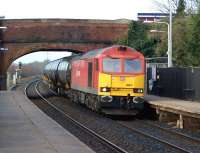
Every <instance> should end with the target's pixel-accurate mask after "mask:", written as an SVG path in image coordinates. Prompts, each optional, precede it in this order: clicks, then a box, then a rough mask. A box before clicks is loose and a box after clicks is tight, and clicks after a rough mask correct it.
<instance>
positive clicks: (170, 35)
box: [144, 14, 173, 67]
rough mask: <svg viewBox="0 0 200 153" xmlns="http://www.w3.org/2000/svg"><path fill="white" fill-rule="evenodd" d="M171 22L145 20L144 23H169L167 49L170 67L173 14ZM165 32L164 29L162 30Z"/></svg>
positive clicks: (169, 65)
mask: <svg viewBox="0 0 200 153" xmlns="http://www.w3.org/2000/svg"><path fill="white" fill-rule="evenodd" d="M170 16H171V17H170V23H168V22H161V21H144V23H158V24H165V25H167V37H168V45H167V47H168V49H167V55H168V67H172V66H173V65H172V14H171V15H170ZM152 32H157V31H155V30H152ZM162 32H163V31H162Z"/></svg>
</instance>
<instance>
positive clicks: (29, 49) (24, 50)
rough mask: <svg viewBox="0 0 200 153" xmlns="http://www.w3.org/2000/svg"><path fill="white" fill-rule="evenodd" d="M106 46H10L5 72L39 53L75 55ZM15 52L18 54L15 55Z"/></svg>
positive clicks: (5, 62) (52, 44)
mask: <svg viewBox="0 0 200 153" xmlns="http://www.w3.org/2000/svg"><path fill="white" fill-rule="evenodd" d="M107 46H109V45H105V44H63V43H56V44H54V43H51V44H48V43H46V44H45V43H41V44H29V45H23V47H22V46H21V45H13V46H8V47H9V48H10V49H11V48H12V49H11V50H12V51H11V52H10V51H8V53H7V54H5V56H4V61H3V63H4V68H3V70H4V71H7V69H8V67H9V66H10V65H11V64H12V63H13V62H14V61H15V60H16V59H18V58H20V57H22V56H24V55H27V54H30V53H34V52H39V51H58V52H60V51H70V52H74V53H80V52H87V51H88V50H93V49H97V48H103V47H107ZM13 52H15V53H16V54H14V55H13Z"/></svg>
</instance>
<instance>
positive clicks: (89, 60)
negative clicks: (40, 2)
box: [44, 45, 145, 114]
mask: <svg viewBox="0 0 200 153" xmlns="http://www.w3.org/2000/svg"><path fill="white" fill-rule="evenodd" d="M63 63H65V64H63ZM61 65H62V67H63V69H61ZM51 67H53V68H51ZM61 73H62V77H60V78H65V79H63V80H65V81H62V82H61V81H60V80H61V79H59V76H61ZM144 73H145V60H144V56H143V55H142V54H141V53H140V52H138V51H136V50H134V49H133V48H129V47H126V46H119V45H115V46H111V47H108V48H103V49H98V50H93V51H89V52H87V53H85V54H83V55H79V56H75V57H71V58H69V57H68V58H63V59H60V60H57V61H53V62H50V63H49V64H48V65H47V66H46V67H45V70H44V78H45V80H48V82H49V83H51V84H53V85H54V87H57V88H63V89H65V91H66V93H67V94H68V95H69V97H70V98H71V99H72V100H73V101H75V102H79V103H82V104H85V105H86V106H87V107H89V108H91V109H92V110H95V111H100V112H105V113H108V114H110V113H111V114H113V113H114V114H126V113H127V110H129V111H128V112H129V113H130V112H131V111H130V110H137V109H142V106H143V100H142V98H141V97H143V96H144ZM51 75H54V76H53V77H52V76H51ZM69 76H70V77H69ZM56 77H57V78H56ZM52 78H53V79H52ZM125 112H126V113H125ZM132 112H133V111H132Z"/></svg>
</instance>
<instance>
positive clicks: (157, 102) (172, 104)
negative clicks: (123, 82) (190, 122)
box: [145, 95, 200, 118]
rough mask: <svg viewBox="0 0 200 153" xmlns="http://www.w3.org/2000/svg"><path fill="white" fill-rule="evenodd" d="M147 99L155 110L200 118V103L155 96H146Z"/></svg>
mask: <svg viewBox="0 0 200 153" xmlns="http://www.w3.org/2000/svg"><path fill="white" fill-rule="evenodd" d="M145 99H146V100H147V101H148V103H149V104H150V105H151V106H152V107H154V108H158V109H160V110H163V111H167V112H172V113H177V114H183V115H186V116H190V117H194V118H200V102H195V101H186V100H180V99H174V98H167V97H159V96H154V95H146V96H145Z"/></svg>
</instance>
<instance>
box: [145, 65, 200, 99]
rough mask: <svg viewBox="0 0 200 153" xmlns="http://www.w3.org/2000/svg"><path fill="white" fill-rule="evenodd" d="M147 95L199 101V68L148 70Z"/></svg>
mask: <svg viewBox="0 0 200 153" xmlns="http://www.w3.org/2000/svg"><path fill="white" fill-rule="evenodd" d="M147 92H148V93H149V94H154V95H159V96H165V97H173V98H180V99H188V100H200V68H148V69H147Z"/></svg>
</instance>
